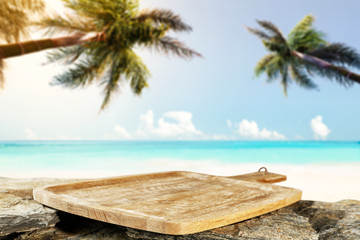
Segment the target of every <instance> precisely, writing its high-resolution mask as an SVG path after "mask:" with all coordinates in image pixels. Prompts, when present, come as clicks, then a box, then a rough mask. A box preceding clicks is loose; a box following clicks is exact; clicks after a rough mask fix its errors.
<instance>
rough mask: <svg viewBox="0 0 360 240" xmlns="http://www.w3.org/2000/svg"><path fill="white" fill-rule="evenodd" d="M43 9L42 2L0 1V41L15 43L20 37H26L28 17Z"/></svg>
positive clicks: (31, 0)
mask: <svg viewBox="0 0 360 240" xmlns="http://www.w3.org/2000/svg"><path fill="white" fill-rule="evenodd" d="M43 9H44V2H43V1H42V0H8V1H5V0H4V1H0V11H1V14H0V39H1V40H5V41H6V42H17V41H19V39H20V37H21V36H24V37H27V35H28V29H27V27H28V26H29V25H30V23H31V22H30V16H32V15H34V14H36V13H39V12H40V11H42V10H43Z"/></svg>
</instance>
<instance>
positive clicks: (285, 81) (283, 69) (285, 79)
mask: <svg viewBox="0 0 360 240" xmlns="http://www.w3.org/2000/svg"><path fill="white" fill-rule="evenodd" d="M279 67H280V69H279V71H280V73H281V85H282V87H283V92H284V95H285V96H287V95H288V94H287V89H288V87H289V81H290V77H289V73H288V64H286V63H285V64H284V65H283V66H279Z"/></svg>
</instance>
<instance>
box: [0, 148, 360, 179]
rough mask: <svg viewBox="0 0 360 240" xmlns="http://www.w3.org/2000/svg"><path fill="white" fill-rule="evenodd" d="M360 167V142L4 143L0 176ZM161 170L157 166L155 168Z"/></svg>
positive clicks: (0, 152) (0, 161)
mask: <svg viewBox="0 0 360 240" xmlns="http://www.w3.org/2000/svg"><path fill="white" fill-rule="evenodd" d="M173 162H176V163H184V164H186V163H190V162H198V163H199V162H200V163H201V162H204V164H207V163H208V162H216V163H221V164H222V163H230V164H232V163H239V164H242V163H258V164H260V165H266V164H295V165H299V164H334V163H360V142H356V141H352V142H336V141H0V176H2V174H4V173H7V172H14V171H22V172H25V171H28V172H31V171H53V172H54V171H113V172H117V173H119V174H122V173H128V172H139V170H140V169H141V170H142V171H146V168H149V166H150V167H151V165H152V164H155V165H158V166H159V165H163V167H165V168H166V164H170V165H171V163H173ZM155 169H156V168H155Z"/></svg>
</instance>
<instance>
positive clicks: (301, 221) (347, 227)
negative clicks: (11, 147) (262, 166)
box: [0, 178, 360, 240]
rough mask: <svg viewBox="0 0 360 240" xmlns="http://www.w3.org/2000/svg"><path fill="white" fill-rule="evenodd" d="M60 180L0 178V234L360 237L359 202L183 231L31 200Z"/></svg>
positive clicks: (124, 238)
mask: <svg viewBox="0 0 360 240" xmlns="http://www.w3.org/2000/svg"><path fill="white" fill-rule="evenodd" d="M72 181H74V180H58V179H23V180H19V179H6V178H0V186H1V187H0V239H1V240H10V239H18V240H20V239H22V240H25V239H26V240H28V239H34V240H48V239H51V240H57V239H68V240H75V239H85V240H90V239H105V240H107V239H109V240H111V239H116V240H133V239H138V240H146V239H161V240H205V239H206V240H225V239H232V240H240V239H242V240H245V239H249V240H250V239H251V240H255V239H259V240H266V239H324V240H325V239H326V240H340V239H341V240H343V239H350V240H351V239H353V240H359V239H360V201H356V200H343V201H340V202H336V203H327V202H313V201H300V202H298V203H296V204H293V205H291V206H289V207H286V208H283V209H280V210H278V211H274V212H272V213H269V214H265V215H263V216H260V217H257V218H253V219H250V220H247V221H243V222H240V223H236V224H233V225H230V226H226V227H222V228H217V229H213V230H209V231H206V232H202V233H197V234H190V235H184V236H171V235H162V234H156V233H151V232H146V231H140V230H135V229H131V228H125V227H121V226H116V225H112V224H107V223H103V222H99V221H95V220H91V219H86V218H82V217H78V216H74V215H71V214H68V213H64V212H61V211H56V210H53V209H50V208H47V207H44V206H42V205H41V204H38V203H37V202H35V201H34V200H33V199H32V189H33V188H34V187H36V186H42V185H48V184H54V183H65V182H72Z"/></svg>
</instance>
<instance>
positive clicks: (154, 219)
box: [33, 171, 301, 235]
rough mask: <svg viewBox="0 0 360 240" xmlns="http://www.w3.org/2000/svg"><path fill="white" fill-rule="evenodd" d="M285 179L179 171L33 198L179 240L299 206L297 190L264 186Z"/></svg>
mask: <svg viewBox="0 0 360 240" xmlns="http://www.w3.org/2000/svg"><path fill="white" fill-rule="evenodd" d="M239 179H243V180H239ZM285 179H286V177H285V176H284V175H278V174H272V173H267V172H258V173H252V174H246V175H240V176H232V177H220V176H212V175H206V174H200V173H194V172H179V171H177V172H163V173H153V174H144V175H134V176H123V177H117V178H108V179H100V180H93V181H85V182H78V183H73V184H65V185H56V186H47V187H40V188H36V189H34V192H33V195H34V199H35V200H36V201H38V202H40V203H42V204H44V205H47V206H50V207H52V208H55V209H59V210H62V211H65V212H69V213H72V214H76V215H80V216H84V217H88V218H92V219H96V220H100V221H104V222H108V223H113V224H118V225H122V226H127V227H131V228H136V229H141V230H146V231H152V232H158V233H164V234H172V235H183V234H190V233H196V232H201V231H205V230H209V229H212V228H217V227H221V226H225V225H229V224H232V223H236V222H239V221H242V220H246V219H249V218H252V217H255V216H259V215H262V214H265V213H268V212H271V211H274V210H276V209H279V208H282V207H285V206H288V205H290V204H292V203H294V202H297V201H299V200H300V199H301V191H300V190H297V189H292V188H287V187H281V186H277V185H273V184H269V183H262V182H279V181H283V180H285ZM244 180H247V181H244Z"/></svg>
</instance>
